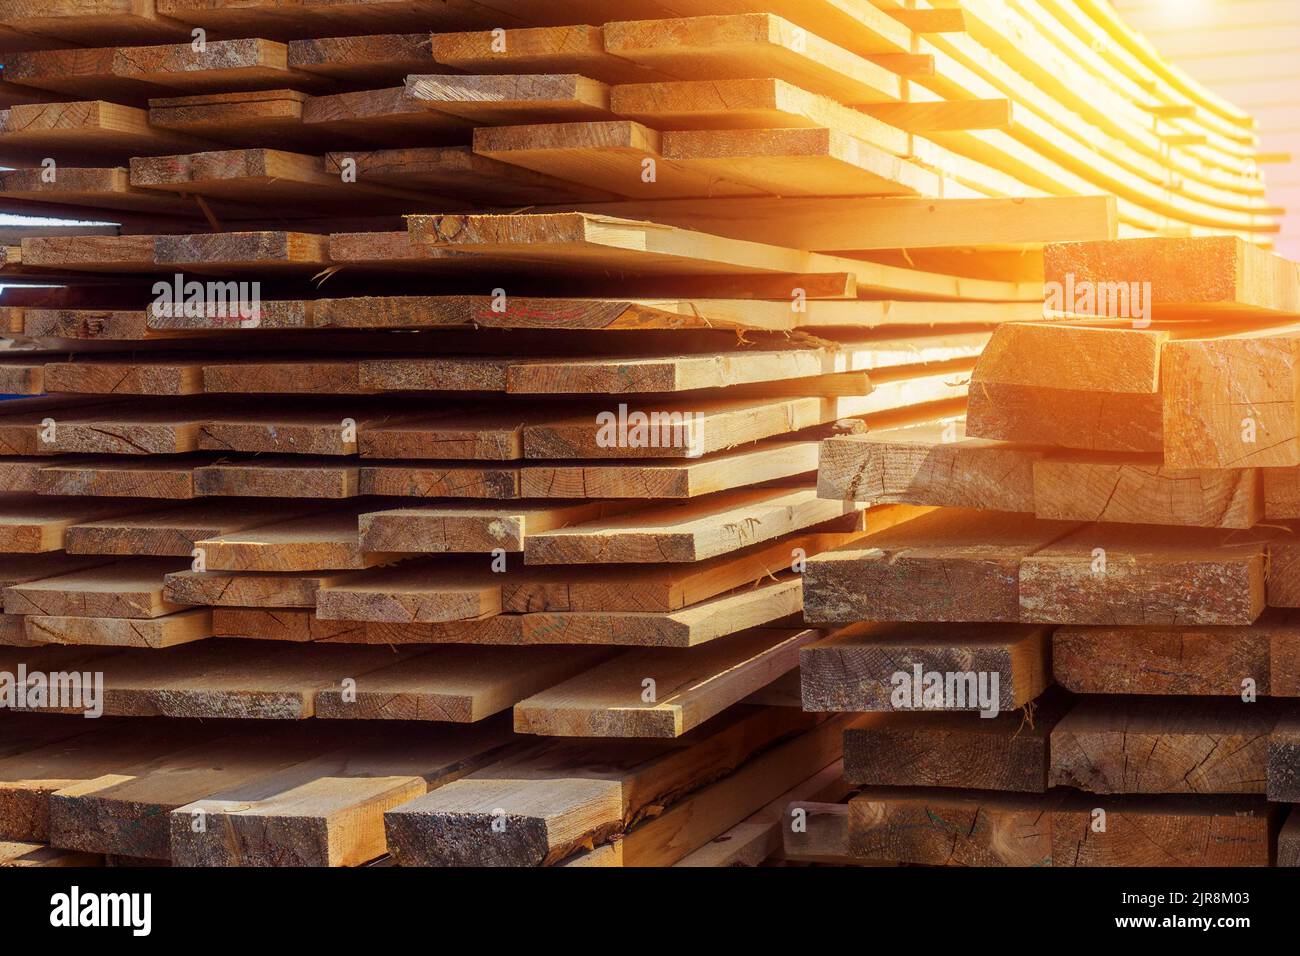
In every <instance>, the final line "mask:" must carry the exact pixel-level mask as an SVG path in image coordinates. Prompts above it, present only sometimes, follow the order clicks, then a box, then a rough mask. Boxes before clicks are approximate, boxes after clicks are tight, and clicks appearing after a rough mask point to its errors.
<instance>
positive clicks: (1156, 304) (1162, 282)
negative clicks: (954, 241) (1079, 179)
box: [1043, 236, 1300, 320]
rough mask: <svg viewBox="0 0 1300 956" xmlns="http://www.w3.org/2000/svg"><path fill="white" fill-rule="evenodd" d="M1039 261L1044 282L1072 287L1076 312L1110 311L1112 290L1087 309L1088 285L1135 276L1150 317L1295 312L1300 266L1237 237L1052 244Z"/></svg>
mask: <svg viewBox="0 0 1300 956" xmlns="http://www.w3.org/2000/svg"><path fill="white" fill-rule="evenodd" d="M1043 265H1044V273H1045V279H1046V280H1047V281H1048V282H1052V283H1056V284H1057V287H1058V288H1060V289H1061V290H1062V291H1065V290H1066V289H1067V288H1073V289H1075V290H1077V294H1076V295H1075V296H1073V297H1072V298H1074V299H1075V303H1074V304H1075V309H1074V311H1076V312H1080V313H1081V314H1084V315H1107V314H1109V313H1113V312H1114V311H1115V310H1114V309H1113V308H1110V305H1111V297H1110V295H1109V294H1108V295H1106V296H1105V300H1106V301H1105V302H1098V301H1094V304H1093V307H1092V308H1091V309H1089V308H1087V301H1086V298H1085V297H1084V296H1083V295H1082V293H1083V292H1084V291H1085V290H1086V289H1087V288H1089V287H1090V286H1091V287H1092V288H1094V289H1095V290H1109V289H1111V288H1112V287H1115V286H1114V284H1116V283H1124V284H1125V285H1127V284H1128V283H1130V282H1133V281H1135V280H1136V281H1140V282H1142V283H1147V282H1149V283H1150V284H1151V285H1150V293H1149V305H1150V307H1151V309H1150V317H1151V318H1152V319H1157V320H1158V319H1163V318H1173V317H1178V316H1183V315H1196V316H1206V315H1218V314H1224V315H1226V316H1230V317H1231V316H1236V317H1241V318H1248V317H1251V316H1255V317H1261V318H1270V317H1271V318H1277V317H1281V316H1293V315H1297V314H1300V265H1298V264H1296V263H1294V262H1288V261H1287V260H1285V259H1283V258H1282V257H1281V256H1278V255H1275V254H1273V253H1270V252H1267V251H1265V250H1263V249H1260V248H1258V247H1256V246H1254V245H1252V244H1250V243H1247V242H1244V241H1243V240H1241V239H1238V238H1236V237H1234V236H1201V237H1195V238H1144V239H1131V240H1124V241H1114V242H1087V243H1070V244H1062V245H1049V246H1047V247H1046V248H1045V249H1044V250H1043ZM1071 275H1072V276H1073V278H1072V279H1067V276H1071ZM1067 283H1068V284H1067ZM1097 298H1099V297H1097V296H1094V300H1096V299H1097ZM1121 317H1122V318H1131V316H1121Z"/></svg>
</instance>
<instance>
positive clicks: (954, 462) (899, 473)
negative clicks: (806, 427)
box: [817, 420, 1066, 518]
mask: <svg viewBox="0 0 1300 956" xmlns="http://www.w3.org/2000/svg"><path fill="white" fill-rule="evenodd" d="M1043 454H1044V452H1043V450H1042V449H1038V448H1034V447H1025V446H1017V445H1008V444H1003V443H1000V442H993V441H988V440H986V439H982V438H968V437H966V435H965V423H964V422H961V421H957V420H950V421H949V422H934V423H926V424H922V425H914V426H904V427H900V428H892V429H881V430H878V431H872V432H870V433H868V434H866V435H844V436H835V437H832V438H828V439H826V440H824V441H823V442H822V443H821V457H820V463H819V465H818V469H817V493H818V494H819V495H821V496H822V497H824V498H841V499H846V500H853V501H865V502H868V503H872V504H875V503H886V504H918V505H921V504H924V505H936V506H942V507H951V508H986V509H989V510H992V511H1019V512H1032V511H1033V510H1034V507H1035V498H1034V468H1035V466H1036V463H1037V461H1038V460H1039V459H1040V458H1041V457H1042V456H1043ZM1039 516H1040V517H1044V518H1049V517H1062V518H1063V517H1066V516H1065V515H1049V514H1041V513H1040V515H1039Z"/></svg>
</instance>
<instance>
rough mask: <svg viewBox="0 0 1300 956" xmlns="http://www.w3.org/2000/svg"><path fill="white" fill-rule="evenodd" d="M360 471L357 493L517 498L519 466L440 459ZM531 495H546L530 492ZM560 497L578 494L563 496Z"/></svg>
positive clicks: (382, 464)
mask: <svg viewBox="0 0 1300 956" xmlns="http://www.w3.org/2000/svg"><path fill="white" fill-rule="evenodd" d="M357 471H358V479H357V481H358V485H357V492H356V493H357V494H362V495H391V496H399V497H410V498H518V497H521V496H522V495H521V492H520V471H519V470H518V469H516V468H510V467H505V468H497V467H482V466H477V465H448V464H443V463H441V462H421V463H419V464H414V463H412V464H405V463H402V462H383V463H376V464H373V465H364V466H362V467H361V468H360V469H357ZM529 497H545V496H544V495H530V496H529ZM559 497H569V498H573V497H579V496H578V495H564V496H559Z"/></svg>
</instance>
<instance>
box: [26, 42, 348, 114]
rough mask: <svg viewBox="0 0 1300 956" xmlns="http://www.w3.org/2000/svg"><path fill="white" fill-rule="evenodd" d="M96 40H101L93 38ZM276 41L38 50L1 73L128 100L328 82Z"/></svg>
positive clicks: (74, 92) (317, 85)
mask: <svg viewBox="0 0 1300 956" xmlns="http://www.w3.org/2000/svg"><path fill="white" fill-rule="evenodd" d="M97 42H102V39H101V40H99V41H97ZM287 54H288V50H287V49H286V47H285V45H284V44H282V43H276V42H275V41H273V40H261V39H255V38H249V39H238V40H211V41H208V42H206V43H204V44H203V49H201V50H198V49H195V44H193V43H192V42H190V38H189V37H187V38H186V42H185V43H177V44H171V45H163V46H110V47H98V48H93V49H74V50H39V51H35V52H28V53H15V54H10V55H9V56H7V57H6V62H5V76H6V78H12V79H14V80H17V81H20V82H22V83H26V84H28V85H30V86H33V87H37V88H40V89H45V90H54V91H56V92H59V93H64V94H69V95H71V96H75V97H82V96H104V95H110V94H111V95H113V96H114V98H116V97H122V98H126V99H129V100H135V101H138V100H141V99H145V98H147V97H150V96H153V97H159V96H167V95H175V94H176V93H177V92H179V91H190V92H195V93H198V92H204V91H211V92H227V91H231V90H256V89H265V88H268V87H271V88H274V87H285V86H293V87H297V88H299V89H312V88H316V89H319V88H321V87H322V86H329V85H331V84H329V83H328V81H323V80H322V79H321V78H320V77H317V76H313V75H311V74H307V73H299V72H298V71H296V70H293V69H291V68H290V67H289V64H288V62H287Z"/></svg>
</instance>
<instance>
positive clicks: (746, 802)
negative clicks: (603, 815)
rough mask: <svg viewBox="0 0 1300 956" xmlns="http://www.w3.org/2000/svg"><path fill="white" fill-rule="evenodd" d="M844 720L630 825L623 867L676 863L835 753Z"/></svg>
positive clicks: (829, 723)
mask: <svg viewBox="0 0 1300 956" xmlns="http://www.w3.org/2000/svg"><path fill="white" fill-rule="evenodd" d="M850 722H851V718H848V717H843V716H842V717H835V718H832V719H830V720H828V721H826V722H825V723H823V724H821V725H819V726H817V727H815V728H813V729H812V730H810V731H808V732H807V733H804V734H802V735H800V736H798V737H795V738H794V739H793V740H789V741H786V742H784V743H781V744H779V745H777V746H776V747H773V748H772V749H771V751H769V752H768V753H765V754H761V755H759V756H758V757H756V758H755V759H754V760H752V761H750V762H749V763H748V764H746V765H744V766H742V767H741V768H740V769H739V770H738V771H736V772H735V773H733V774H731V775H730V776H728V777H724V778H723V779H721V780H719V781H718V782H717V783H714V784H711V785H710V786H708V787H706V788H704V789H703V790H701V791H700V792H699V793H696V794H693V795H690V796H688V797H686V798H685V799H683V800H679V801H678V802H677V803H675V804H673V805H671V806H669V807H668V808H667V809H666V810H665V811H664V812H663V813H662V814H660V815H659V816H656V817H653V818H651V819H648V820H645V821H643V822H642V823H640V824H638V825H637V826H635V827H633V828H632V829H631V830H630V831H629V832H628V834H627V835H626V836H625V837H624V839H623V841H622V844H623V845H622V855H623V865H624V866H671V865H673V864H675V863H677V862H678V861H679V860H680V859H681V858H682V857H684V856H685V855H687V854H688V853H690V852H691V851H693V850H695V849H697V848H699V847H701V846H703V845H704V844H706V843H708V842H709V841H710V840H712V839H714V838H716V837H717V836H718V834H719V833H721V832H723V831H724V830H726V829H728V828H729V827H731V826H734V825H735V824H736V823H738V822H740V821H741V820H742V819H744V818H745V817H746V816H747V815H748V814H751V813H753V812H755V811H757V810H759V809H760V808H761V807H762V806H763V805H764V804H765V803H767V802H769V801H771V800H774V799H776V798H777V797H778V796H779V795H780V794H782V793H783V792H785V791H787V790H789V789H790V788H791V787H792V786H794V785H795V784H796V783H798V782H799V781H800V780H804V779H807V777H808V776H809V775H810V774H812V773H813V772H815V771H816V770H817V769H818V767H819V766H824V765H825V761H827V760H830V759H834V758H835V757H837V756H838V754H839V750H840V736H841V734H842V733H843V729H844V726H845V725H846V724H849V723H850Z"/></svg>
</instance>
